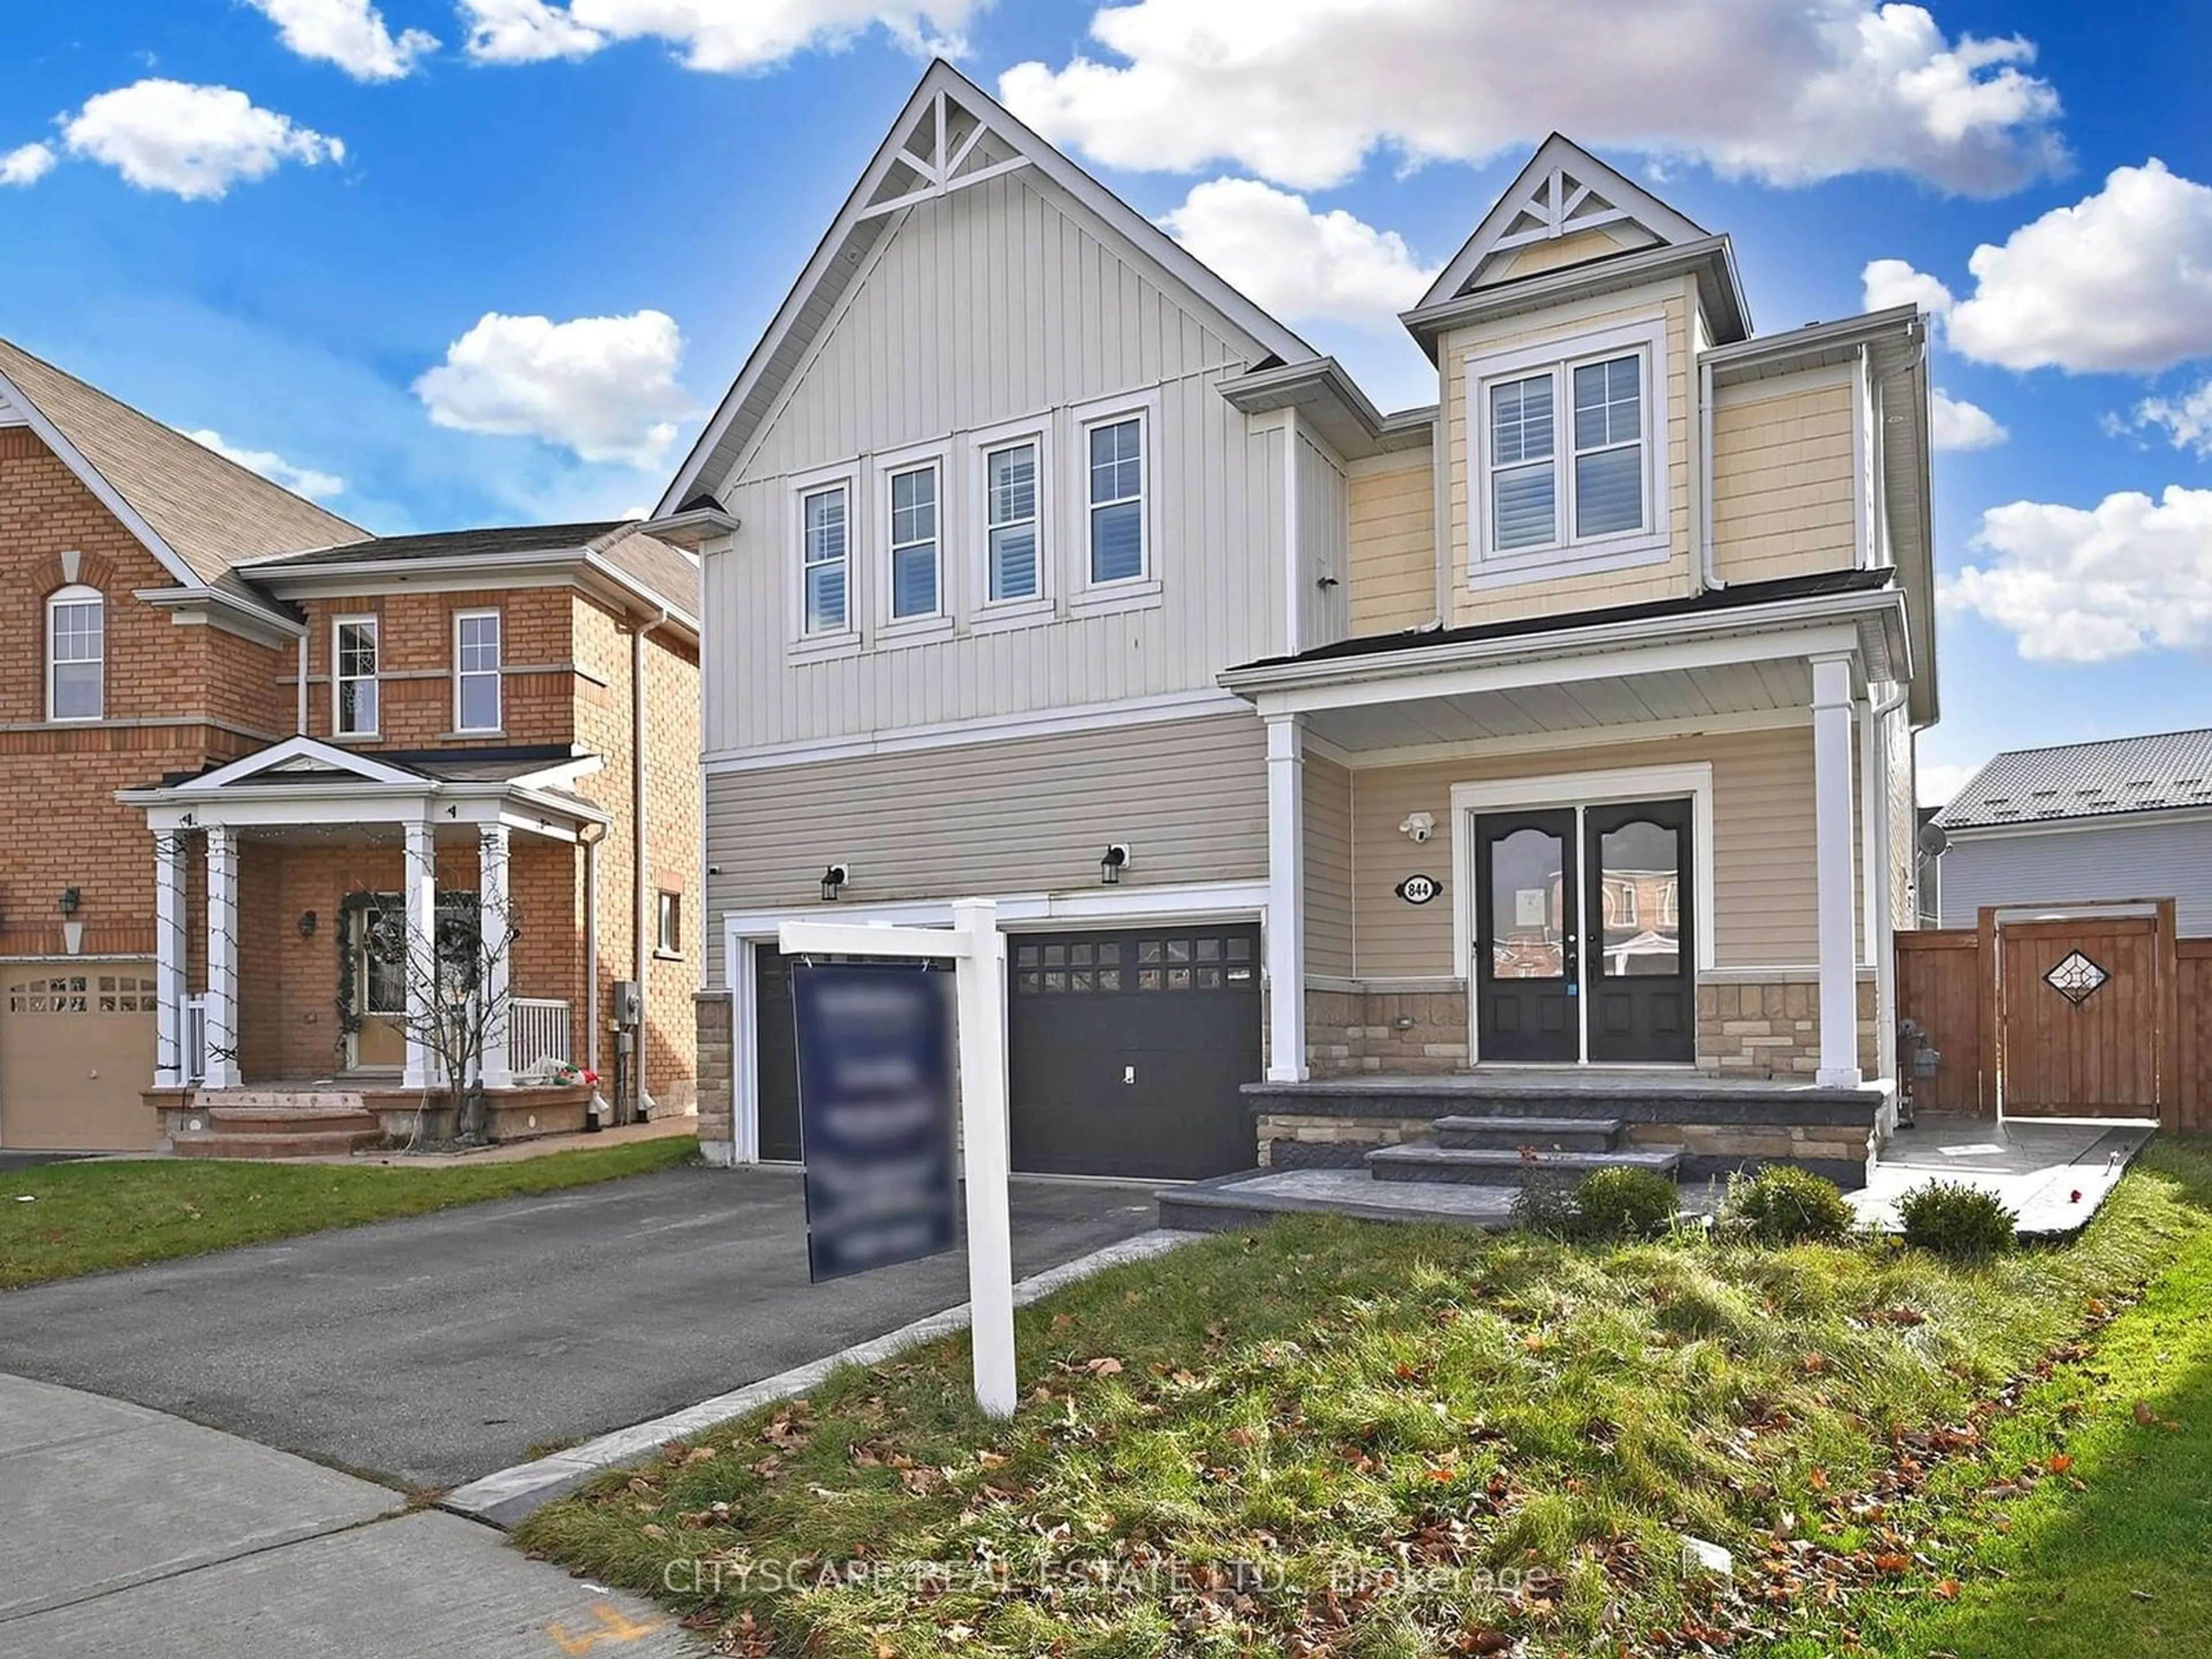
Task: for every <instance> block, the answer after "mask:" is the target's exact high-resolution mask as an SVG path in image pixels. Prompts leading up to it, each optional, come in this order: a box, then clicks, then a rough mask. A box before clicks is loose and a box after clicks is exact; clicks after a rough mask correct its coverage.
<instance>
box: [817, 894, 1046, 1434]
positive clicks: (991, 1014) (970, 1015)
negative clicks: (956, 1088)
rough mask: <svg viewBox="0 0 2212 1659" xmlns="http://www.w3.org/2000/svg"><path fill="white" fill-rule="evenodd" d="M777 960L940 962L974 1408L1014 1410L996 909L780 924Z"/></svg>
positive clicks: (1002, 940) (986, 905) (1001, 968)
mask: <svg viewBox="0 0 2212 1659" xmlns="http://www.w3.org/2000/svg"><path fill="white" fill-rule="evenodd" d="M776 944H777V947H778V948H779V949H780V950H781V951H782V952H783V953H784V954H785V955H786V956H854V957H918V958H932V959H950V960H951V963H952V966H953V991H954V994H955V995H956V997H957V1000H958V1005H959V1044H960V1048H959V1073H960V1142H961V1152H962V1162H963V1166H964V1170H965V1173H966V1176H967V1186H968V1303H969V1314H970V1318H971V1322H972V1325H973V1330H974V1343H975V1403H976V1404H977V1405H978V1406H980V1407H982V1408H983V1411H984V1412H985V1413H986V1414H987V1415H989V1416H992V1417H1012V1415H1013V1414H1014V1403H1015V1402H1014V1256H1013V1228H1012V1223H1011V1222H1010V1221H1009V1219H1008V1218H1007V1214H1006V1179H1007V1173H1008V1169H1009V1165H1010V1163H1011V1159H1010V1157H1009V1154H1008V1152H1007V1146H1006V936H1005V935H1004V934H1002V933H1000V932H999V908H998V906H997V905H996V904H994V903H993V902H991V901H990V900H989V899H962V900H960V901H959V902H957V903H956V904H955V905H954V906H953V907H952V927H951V930H950V931H949V932H948V931H947V930H945V929H944V928H941V927H872V926H870V925H869V924H867V923H866V922H858V923H856V922H842V921H787V922H785V923H784V924H783V926H782V927H781V928H780V929H779V930H778V937H777V939H776Z"/></svg>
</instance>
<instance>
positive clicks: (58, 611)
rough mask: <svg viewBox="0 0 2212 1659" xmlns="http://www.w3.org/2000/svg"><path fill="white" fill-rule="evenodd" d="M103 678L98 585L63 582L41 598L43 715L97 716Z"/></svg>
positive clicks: (104, 665) (104, 638) (104, 661)
mask: <svg viewBox="0 0 2212 1659" xmlns="http://www.w3.org/2000/svg"><path fill="white" fill-rule="evenodd" d="M106 678H107V616H106V604H105V602H104V601H103V600H102V599H100V590H99V589H98V588H96V587H85V586H70V587H64V588H63V589H62V590H61V591H60V592H58V593H56V594H55V595H54V596H53V597H52V599H48V600H47V601H46V718H47V719H48V720H98V719H99V718H100V715H101V714H102V713H103V712H104V705H105V703H106Z"/></svg>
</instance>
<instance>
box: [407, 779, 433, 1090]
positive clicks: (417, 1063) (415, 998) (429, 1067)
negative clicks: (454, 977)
mask: <svg viewBox="0 0 2212 1659" xmlns="http://www.w3.org/2000/svg"><path fill="white" fill-rule="evenodd" d="M406 829H407V872H406V880H407V890H406V892H405V894H404V910H403V914H404V916H405V918H406V939H407V1064H406V1069H405V1071H404V1073H402V1074H401V1076H400V1086H401V1087H402V1088H406V1089H427V1088H429V1087H430V1086H432V1085H433V1084H435V1083H437V1082H440V1081H442V1079H441V1078H440V1077H439V1076H438V1062H437V1051H436V1050H435V1049H434V1048H432V1047H431V1046H430V1042H429V1041H428V1038H429V1031H430V1021H431V1019H432V1018H433V1017H434V1016H435V1013H436V1012H437V1010H436V997H435V990H436V987H437V982H438V942H437V940H438V850H437V845H436V843H435V842H434V841H433V840H432V839H431V830H430V826H429V825H428V824H427V823H410V824H409V825H407V826H406Z"/></svg>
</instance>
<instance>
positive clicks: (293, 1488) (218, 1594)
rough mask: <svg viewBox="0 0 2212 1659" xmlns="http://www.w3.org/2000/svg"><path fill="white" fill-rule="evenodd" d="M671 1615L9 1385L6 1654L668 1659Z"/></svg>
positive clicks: (213, 1448)
mask: <svg viewBox="0 0 2212 1659" xmlns="http://www.w3.org/2000/svg"><path fill="white" fill-rule="evenodd" d="M701 1651H702V1648H701V1647H700V1645H699V1644H696V1643H695V1642H694V1641H693V1640H692V1639H691V1638H690V1637H689V1636H688V1635H687V1634H686V1633H685V1632H683V1631H682V1630H681V1629H679V1628H678V1626H676V1624H675V1623H674V1622H673V1621H672V1620H670V1619H669V1618H668V1617H667V1615H666V1614H665V1613H661V1612H659V1610H658V1609H656V1608H654V1607H651V1606H649V1605H648V1604H647V1603H645V1602H643V1601H638V1600H636V1599H635V1598H634V1597H630V1596H625V1595H616V1594H614V1593H612V1592H611V1591H609V1590H607V1589H604V1588H602V1587H600V1586H598V1585H594V1584H592V1583H588V1582H586V1581H584V1580H580V1579H574V1578H571V1577H569V1576H568V1574H567V1573H566V1572H564V1571H562V1570H561V1569H559V1568H557V1567H553V1566H549V1565H545V1564H544V1563H543V1562H537V1561H531V1560H528V1559H526V1558H524V1557H523V1556H522V1555H520V1554H519V1553H516V1552H515V1551H514V1550H513V1549H511V1548H509V1547H507V1544H506V1542H505V1541H503V1540H502V1539H501V1535H500V1534H497V1533H495V1532H494V1531H492V1530H490V1529H489V1528H485V1527H483V1526H479V1525H477V1524H476V1523H475V1522H469V1521H464V1520H461V1519H459V1517H458V1516H451V1515H444V1514H434V1513H428V1512H408V1511H406V1510H404V1509H403V1508H402V1500H401V1498H400V1497H399V1495H398V1493H396V1492H392V1491H390V1490H388V1489H387V1488H385V1487H383V1486H374V1485H372V1484H370V1483H369V1482H368V1481H366V1480H356V1479H355V1478H354V1477H352V1476H351V1475H346V1474H338V1473H337V1472H336V1471H334V1470H331V1469H326V1468H323V1467H321V1466H320V1465H319V1464H315V1463H310V1462H306V1461H304V1460H302V1459H301V1458H297V1457H293V1456H290V1455H287V1454H285V1453H283V1452H278V1451H271V1450H270V1449H268V1448H266V1447H264V1446H258V1445H255V1444H253V1443H252V1442H250V1441H246V1440H240V1439H237V1438H235V1437H232V1436H230V1435H227V1434H223V1433H221V1432H219V1431H216V1430H214V1429H205V1428H202V1427H200V1426H198V1425H197V1424H192V1423H186V1422H184V1421H182V1420H181V1419H177V1418H173V1417H167V1416H164V1415H162V1414H161V1413H159V1412H153V1411H148V1410H146V1409H145V1408H143V1407H138V1406H131V1405H125V1404H124V1403H122V1402H121V1401H113V1400H107V1399H103V1398H101V1397H100V1396H99V1395H89V1394H82V1393H79V1392H77V1391H76V1389H64V1388H58V1387H55V1386H52V1385H51V1384H48V1383H32V1382H27V1381H24V1380H23V1379H21V1378H19V1377H13V1376H0V1653H8V1654H16V1653H21V1654H26V1655H28V1654H37V1655H39V1656H40V1659H78V1656H82V1659H112V1656H115V1655H119V1654H136V1653H176V1654H210V1655H217V1654H219V1655H222V1656H223V1659H375V1656H380V1655H393V1656H398V1655H403V1654H404V1655H407V1656H410V1659H416V1656H428V1659H436V1656H441V1655H449V1656H453V1659H461V1656H466V1659H509V1656H513V1659H554V1656H558V1655H562V1654H578V1653H593V1654H599V1655H603V1656H606V1659H633V1656H635V1659H661V1656H672V1655H690V1654H696V1653H699V1652H701Z"/></svg>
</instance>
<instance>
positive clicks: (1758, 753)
mask: <svg viewBox="0 0 2212 1659" xmlns="http://www.w3.org/2000/svg"><path fill="white" fill-rule="evenodd" d="M1698 761H1705V762H1709V763H1711V766H1712V769H1713V836H1714V845H1713V865H1714V893H1713V913H1714V914H1713V958H1714V965H1715V966H1716V967H1720V968H1774V967H1809V966H1812V965H1814V964H1815V963H1818V961H1819V960H1820V948H1819V909H1818V902H1817V893H1816V888H1815V872H1814V818H1813V729H1812V726H1810V724H1807V725H1803V726H1784V727H1781V728H1778V729H1776V730H1772V731H1764V732H1729V733H1716V734H1714V735H1711V736H1708V737H1696V738H1673V739H1668V740H1666V741H1662V742H1656V743H1645V744H1632V745H1626V746H1623V747H1619V748H1607V749H1569V750H1553V751H1550V752H1547V753H1541V754H1514V755H1500V756H1494V757H1491V756H1486V757H1466V758H1462V759H1457V760H1446V761H1432V762H1426V763H1422V764H1420V765H1418V766H1400V767H1376V768H1363V769H1360V770H1359V771H1358V774H1357V775H1356V776H1355V779H1354V788H1353V796H1352V799H1353V813H1352V834H1353V866H1352V867H1353V872H1354V881H1353V909H1354V915H1355V916H1356V918H1357V927H1358V957H1357V966H1358V977H1359V978H1362V979H1386V978H1401V977H1407V976H1431V975H1464V974H1465V972H1466V964H1465V963H1455V962H1454V961H1453V960H1452V905H1451V903H1450V902H1449V900H1448V899H1437V900H1436V901H1435V902H1431V903H1429V904H1425V905H1412V904H1407V902H1405V901H1404V900H1402V899H1401V898H1399V897H1398V896H1396V894H1395V893H1394V892H1393V891H1392V889H1393V888H1395V886H1396V885H1397V884H1398V883H1399V882H1400V881H1401V880H1403V879H1404V878H1406V877H1407V875H1409V874H1411V873H1412V872H1414V871H1416V870H1419V871H1423V872H1426V873H1428V874H1430V875H1432V876H1437V877H1439V878H1442V879H1443V881H1444V883H1445V884H1446V886H1447V889H1448V890H1449V889H1451V888H1453V887H1455V886H1456V884H1458V883H1460V882H1462V881H1464V880H1466V879H1467V878H1468V871H1467V870H1466V869H1465V868H1464V867H1463V864H1462V860H1461V858H1460V856H1459V852H1458V848H1457V847H1456V845H1455V842H1456V839H1457V838H1456V836H1455V830H1456V828H1457V826H1456V825H1455V823H1454V822H1453V815H1452V811H1451V787H1452V785H1454V784H1455V783H1476V782H1483V781H1491V780H1495V779H1501V778H1514V777H1541V776H1550V775H1558V774H1561V773H1568V772H1597V771H1607V770H1611V769H1616V768H1621V767H1634V766H1679V765H1685V764H1688V763H1694V762H1698ZM1415 811H1426V812H1433V813H1434V814H1435V815H1436V819H1437V832H1436V838H1435V839H1434V840H1433V841H1431V842H1429V843H1428V844H1427V845H1426V846H1425V847H1421V846H1416V845H1415V844H1414V843H1413V842H1411V841H1408V840H1407V838H1406V837H1405V836H1402V835H1401V834H1400V833H1399V831H1398V826H1399V824H1400V823H1402V822H1404V820H1405V818H1406V816H1407V813H1409V812H1415ZM1853 846H1854V848H1856V847H1857V836H1854V837H1853Z"/></svg>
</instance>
